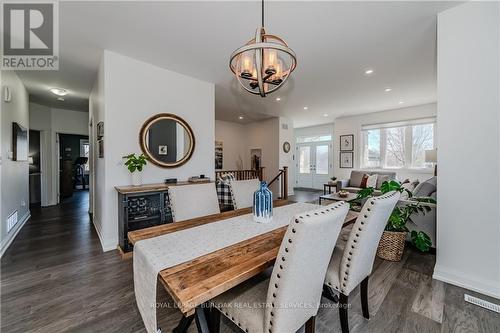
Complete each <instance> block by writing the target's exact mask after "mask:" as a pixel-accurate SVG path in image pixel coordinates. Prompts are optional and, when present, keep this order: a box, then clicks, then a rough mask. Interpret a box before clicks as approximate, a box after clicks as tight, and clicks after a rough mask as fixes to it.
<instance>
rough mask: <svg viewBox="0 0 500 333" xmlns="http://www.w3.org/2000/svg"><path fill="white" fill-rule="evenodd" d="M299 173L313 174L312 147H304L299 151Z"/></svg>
mask: <svg viewBox="0 0 500 333" xmlns="http://www.w3.org/2000/svg"><path fill="white" fill-rule="evenodd" d="M299 172H300V173H310V172H311V147H309V146H302V147H300V150H299Z"/></svg>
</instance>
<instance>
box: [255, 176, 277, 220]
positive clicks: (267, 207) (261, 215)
mask: <svg viewBox="0 0 500 333" xmlns="http://www.w3.org/2000/svg"><path fill="white" fill-rule="evenodd" d="M272 219H273V192H271V191H270V190H269V188H267V183H266V182H261V183H260V189H258V190H257V191H255V193H254V194H253V220H254V221H255V222H259V223H267V222H271V220H272Z"/></svg>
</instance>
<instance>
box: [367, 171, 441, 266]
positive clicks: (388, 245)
mask: <svg viewBox="0 0 500 333" xmlns="http://www.w3.org/2000/svg"><path fill="white" fill-rule="evenodd" d="M374 191H375V190H374V189H373V188H366V189H363V190H361V191H360V192H358V198H357V200H359V199H364V198H368V197H371V196H372V195H373V192H374ZM380 191H381V192H382V193H387V192H391V191H398V192H406V193H408V198H409V200H407V201H404V203H403V204H399V205H397V206H396V207H395V208H394V210H393V211H392V213H391V216H390V217H389V220H388V221H387V225H386V226H385V229H384V232H383V234H382V237H381V239H380V242H379V246H378V249H377V256H378V257H380V258H382V259H385V260H391V261H399V260H401V257H402V255H403V251H404V247H405V241H406V235H407V233H408V232H409V230H408V228H407V227H406V224H407V223H408V222H410V223H413V221H412V216H413V215H414V214H418V213H422V214H425V213H426V212H428V211H430V210H431V207H429V205H427V204H435V203H436V200H435V199H434V198H429V197H413V194H412V192H411V191H409V190H408V189H406V188H404V187H402V186H401V184H400V183H399V182H397V181H394V180H391V181H386V182H384V183H383V184H382V186H381V187H380ZM410 239H411V242H412V244H413V245H414V246H415V247H416V248H417V249H418V250H420V251H421V252H428V251H429V249H430V247H431V246H432V241H431V239H430V237H429V235H427V234H426V233H425V232H423V231H415V230H414V231H412V232H411V233H410Z"/></svg>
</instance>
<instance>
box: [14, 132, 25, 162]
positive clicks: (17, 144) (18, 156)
mask: <svg viewBox="0 0 500 333" xmlns="http://www.w3.org/2000/svg"><path fill="white" fill-rule="evenodd" d="M12 160H13V161H27V160H28V130H27V129H26V128H24V127H23V126H21V125H19V124H18V123H12Z"/></svg>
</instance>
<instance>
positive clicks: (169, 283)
mask: <svg viewBox="0 0 500 333" xmlns="http://www.w3.org/2000/svg"><path fill="white" fill-rule="evenodd" d="M291 203H293V202H290V201H287V200H276V201H275V202H274V204H273V206H274V207H280V206H285V205H288V204H291ZM251 212H252V209H251V208H243V209H236V210H233V211H229V212H223V213H219V214H213V215H208V216H203V217H199V218H194V219H191V220H186V221H182V222H177V223H171V224H165V225H160V226H155V227H150V228H146V229H141V230H136V231H131V232H129V233H128V239H129V241H130V242H131V243H132V244H135V243H136V242H138V241H140V240H144V239H149V238H152V237H157V236H161V235H166V234H169V233H174V232H177V231H180V230H185V229H188V228H194V227H197V226H200V225H204V224H207V223H213V222H218V221H221V220H225V219H229V218H233V217H237V216H241V215H245V214H250V213H251ZM358 214H359V213H357V212H353V211H349V213H348V214H347V216H346V218H345V221H344V224H343V227H345V226H347V225H349V224H352V223H354V222H355V220H356V218H357V217H358ZM286 229H287V226H284V227H280V228H278V229H275V230H273V231H270V232H267V233H265V234H261V235H258V236H256V237H253V238H250V239H247V240H244V241H242V242H239V243H236V244H233V245H231V246H227V247H225V248H222V249H220V250H217V251H214V252H212V253H208V254H206V255H203V256H200V257H198V258H195V259H192V260H190V261H187V262H184V263H181V264H179V265H176V266H172V267H169V268H166V269H164V270H162V271H160V273H159V274H158V279H159V281H160V283H161V284H162V285H163V287H164V288H165V289H166V291H167V292H168V293H169V294H170V296H171V297H172V299H173V300H174V302H175V303H176V306H177V307H178V308H179V310H180V311H181V312H182V314H183V317H182V319H181V321H180V322H179V324H178V326H177V327H176V328H175V329H174V332H175V333H180V332H186V331H187V329H188V327H189V326H190V325H191V323H192V321H193V320H196V325H197V327H198V331H199V332H210V331H211V329H210V328H209V327H210V326H211V325H215V324H216V323H211V322H210V315H209V312H210V311H211V310H210V308H209V307H207V306H205V305H206V303H207V302H208V301H210V300H211V299H212V298H214V297H216V296H218V295H220V294H222V293H224V292H225V291H227V290H229V289H231V288H233V287H235V286H236V285H238V284H240V283H242V282H244V281H246V280H248V279H250V278H251V277H253V276H256V275H257V274H259V273H262V272H264V271H265V270H266V269H267V268H268V267H270V266H271V265H273V264H274V262H275V260H276V256H277V254H278V250H279V247H280V245H281V241H282V239H283V237H284V234H285V232H286ZM332 241H334V240H332ZM215 311H217V310H215ZM217 324H218V323H217Z"/></svg>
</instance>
